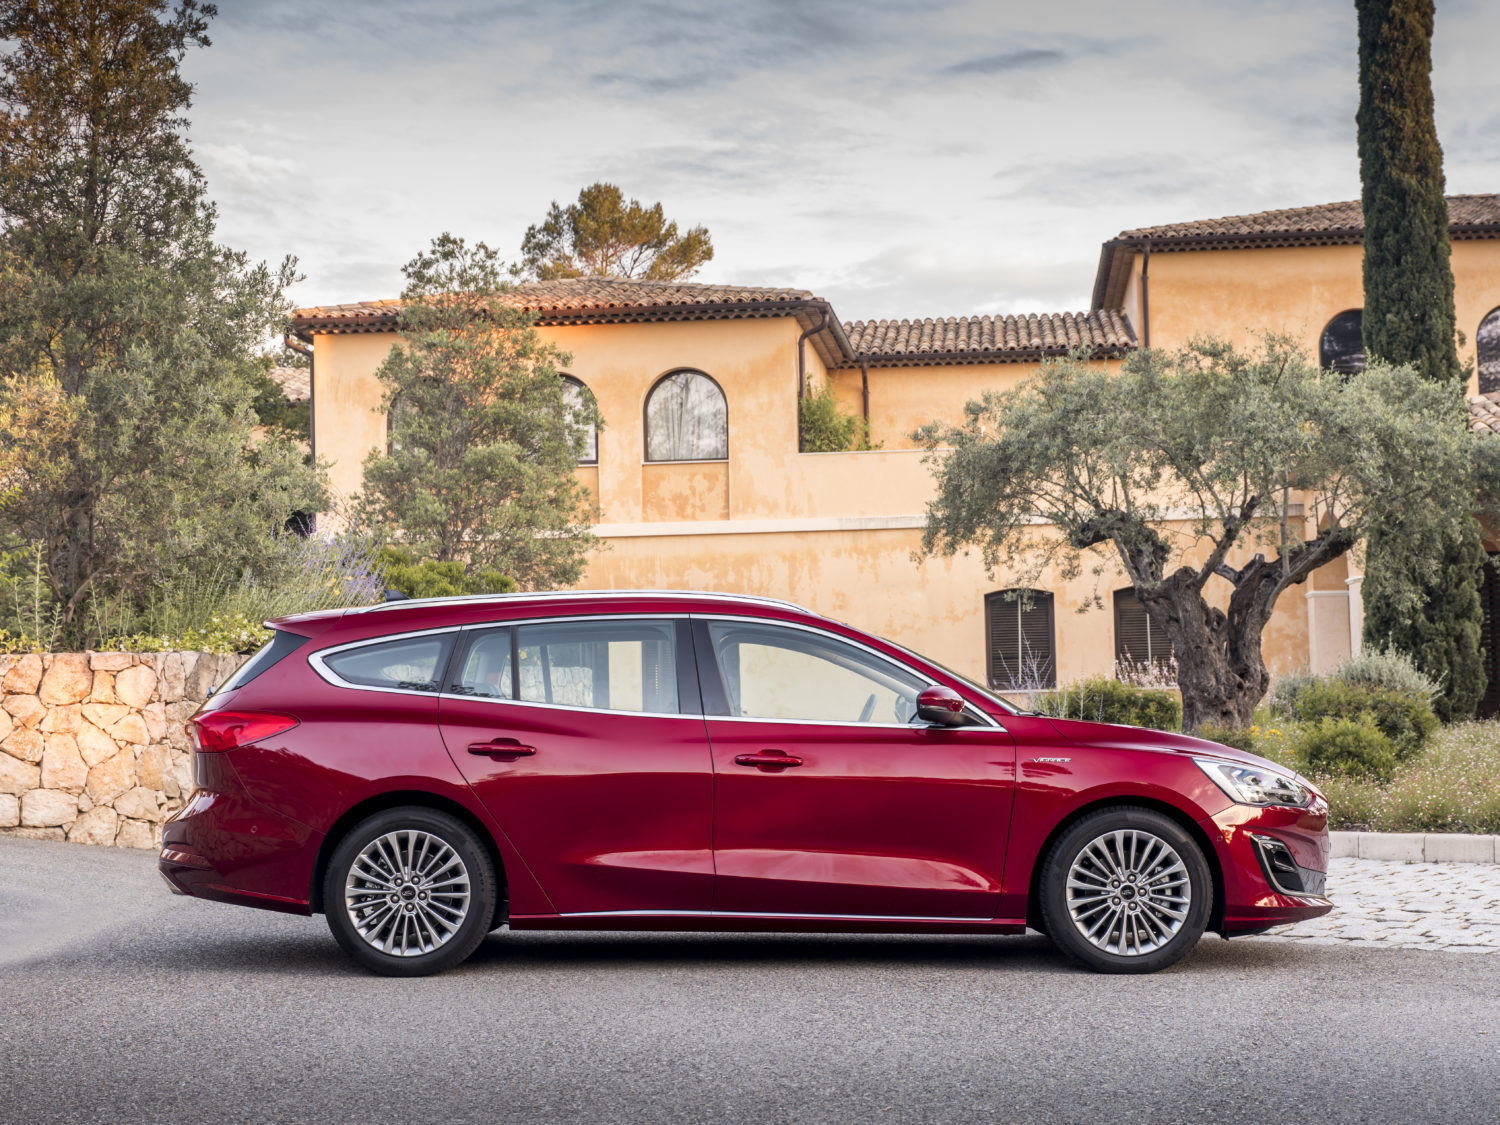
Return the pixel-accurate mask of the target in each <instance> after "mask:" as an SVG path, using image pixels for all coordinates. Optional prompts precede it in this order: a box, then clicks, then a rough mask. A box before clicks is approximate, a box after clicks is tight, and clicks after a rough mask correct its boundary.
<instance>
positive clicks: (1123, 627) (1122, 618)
mask: <svg viewBox="0 0 1500 1125" xmlns="http://www.w3.org/2000/svg"><path fill="white" fill-rule="evenodd" d="M1171 659H1172V641H1171V639H1170V638H1169V637H1168V636H1167V634H1166V633H1165V632H1164V631H1163V630H1162V627H1161V626H1160V625H1158V624H1157V623H1156V622H1155V621H1153V620H1151V615H1150V614H1149V613H1147V612H1146V607H1145V606H1143V605H1142V604H1141V599H1140V598H1138V597H1136V596H1135V587H1134V586H1130V587H1127V588H1126V589H1124V590H1116V591H1115V671H1116V674H1120V673H1125V674H1129V675H1136V674H1139V675H1147V676H1149V675H1151V674H1153V673H1156V672H1159V671H1160V669H1161V667H1162V665H1164V664H1167V663H1169V662H1170V661H1171Z"/></svg>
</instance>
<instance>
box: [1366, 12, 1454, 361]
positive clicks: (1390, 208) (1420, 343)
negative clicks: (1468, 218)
mask: <svg viewBox="0 0 1500 1125" xmlns="http://www.w3.org/2000/svg"><path fill="white" fill-rule="evenodd" d="M1355 7H1356V9H1357V10H1358V14H1359V112H1358V115H1357V117H1356V122H1357V125H1358V134H1359V170H1360V184H1361V200H1362V203H1363V207H1364V219H1365V257H1364V281H1365V304H1364V313H1363V319H1362V324H1363V331H1364V341H1365V353H1366V354H1367V355H1372V356H1378V357H1379V358H1381V359H1384V360H1385V361H1387V362H1388V363H1397V364H1401V363H1406V364H1410V365H1411V366H1413V367H1415V368H1416V369H1417V370H1418V371H1419V372H1421V373H1422V374H1423V375H1424V376H1426V377H1427V378H1429V379H1434V380H1437V381H1439V382H1452V383H1462V382H1463V378H1464V376H1463V369H1462V367H1461V365H1460V363H1459V359H1458V347H1457V343H1456V338H1455V331H1456V322H1455V315H1454V309H1453V267H1452V264H1451V262H1450V260H1449V258H1450V249H1451V248H1450V246H1449V241H1448V201H1447V198H1446V197H1445V196H1444V194H1443V192H1444V185H1443V150H1442V146H1441V145H1439V144H1438V137H1437V126H1436V124H1435V123H1434V121H1433V116H1432V81H1431V71H1432V24H1433V3H1432V0H1356V3H1355Z"/></svg>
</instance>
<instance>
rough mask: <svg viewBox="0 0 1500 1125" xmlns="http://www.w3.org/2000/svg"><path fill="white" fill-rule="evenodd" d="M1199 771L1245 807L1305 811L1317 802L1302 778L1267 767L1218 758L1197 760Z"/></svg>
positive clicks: (1230, 797) (1232, 799) (1195, 759)
mask: <svg viewBox="0 0 1500 1125" xmlns="http://www.w3.org/2000/svg"><path fill="white" fill-rule="evenodd" d="M1193 761H1195V762H1197V763H1198V768H1199V769H1201V770H1202V771H1203V772H1204V773H1206V774H1208V776H1209V777H1210V778H1211V779H1212V780H1213V782H1214V784H1215V785H1217V786H1218V787H1219V788H1220V789H1222V790H1224V792H1225V794H1226V795H1227V796H1228V797H1229V799H1230V800H1231V801H1236V802H1238V803H1239V804H1242V805H1259V806H1265V805H1290V806H1291V807H1292V808H1294V809H1305V808H1307V806H1308V805H1310V804H1312V802H1313V791H1312V790H1311V789H1310V788H1309V787H1308V786H1306V785H1304V784H1303V783H1302V781H1301V780H1300V779H1298V778H1295V777H1292V776H1290V775H1289V774H1284V773H1282V772H1281V771H1279V770H1272V769H1267V768H1266V767H1264V766H1242V765H1237V764H1235V763H1233V762H1221V761H1219V760H1218V759H1216V758H1194V759H1193Z"/></svg>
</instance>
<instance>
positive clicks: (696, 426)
mask: <svg viewBox="0 0 1500 1125" xmlns="http://www.w3.org/2000/svg"><path fill="white" fill-rule="evenodd" d="M728 456H729V404H728V403H726V402H725V401H724V392H723V391H722V390H721V389H720V388H719V384H718V383H715V382H714V381H713V380H712V379H710V378H709V377H708V376H707V375H705V374H703V372H701V371H674V372H672V373H671V374H670V375H663V376H662V377H661V378H660V379H658V380H657V382H656V386H654V387H652V388H651V392H650V393H649V394H648V395H647V396H646V460H647V461H723V460H724V459H726V458H727V457H728Z"/></svg>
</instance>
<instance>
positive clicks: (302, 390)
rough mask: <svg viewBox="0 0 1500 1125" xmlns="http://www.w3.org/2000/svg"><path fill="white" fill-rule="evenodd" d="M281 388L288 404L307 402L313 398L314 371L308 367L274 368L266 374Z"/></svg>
mask: <svg viewBox="0 0 1500 1125" xmlns="http://www.w3.org/2000/svg"><path fill="white" fill-rule="evenodd" d="M266 374H268V375H270V376H271V378H272V379H275V380H276V383H277V385H278V386H280V387H281V393H282V394H284V395H286V400H287V401H288V402H306V401H307V400H308V399H309V398H311V397H312V371H311V370H309V369H308V368H306V367H273V368H271V370H270V371H268V372H266Z"/></svg>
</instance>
